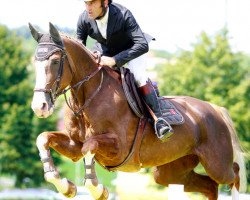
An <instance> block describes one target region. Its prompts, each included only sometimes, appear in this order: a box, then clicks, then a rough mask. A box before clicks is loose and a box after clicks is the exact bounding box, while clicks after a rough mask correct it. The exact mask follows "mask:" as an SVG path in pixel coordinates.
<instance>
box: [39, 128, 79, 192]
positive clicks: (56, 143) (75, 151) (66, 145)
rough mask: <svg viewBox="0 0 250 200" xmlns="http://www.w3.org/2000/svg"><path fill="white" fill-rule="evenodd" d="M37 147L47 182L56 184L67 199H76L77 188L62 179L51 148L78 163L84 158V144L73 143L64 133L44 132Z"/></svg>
mask: <svg viewBox="0 0 250 200" xmlns="http://www.w3.org/2000/svg"><path fill="white" fill-rule="evenodd" d="M36 145H37V148H38V150H39V155H40V158H41V161H42V163H43V169H44V178H45V180H46V181H48V182H50V183H52V184H54V185H55V187H56V188H57V190H58V191H59V192H60V193H62V194H63V195H65V196H66V197H74V196H75V195H76V192H77V190H76V186H75V185H74V184H73V183H72V182H71V181H69V180H67V179H66V178H63V179H62V178H61V177H60V175H59V172H58V171H57V169H56V167H55V165H54V162H53V159H52V157H51V155H50V149H49V147H51V148H53V149H55V150H56V151H57V152H59V153H60V154H62V155H64V156H66V157H68V158H70V159H72V160H74V161H77V160H79V159H80V158H81V157H82V153H81V147H82V144H81V143H77V142H75V141H73V140H72V139H70V138H69V136H68V135H66V134H65V133H64V132H43V133H41V134H40V135H39V136H38V137H37V141H36Z"/></svg>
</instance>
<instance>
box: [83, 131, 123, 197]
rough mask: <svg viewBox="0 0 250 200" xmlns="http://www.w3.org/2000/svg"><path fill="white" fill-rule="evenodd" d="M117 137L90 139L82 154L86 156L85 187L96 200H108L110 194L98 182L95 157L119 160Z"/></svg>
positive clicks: (108, 134)
mask: <svg viewBox="0 0 250 200" xmlns="http://www.w3.org/2000/svg"><path fill="white" fill-rule="evenodd" d="M118 141H119V140H118V138H117V135H115V134H110V133H106V134H101V135H97V136H92V137H90V138H89V139H88V140H87V141H86V142H85V143H84V145H83V148H82V153H83V155H85V157H84V164H85V182H84V185H85V187H87V188H88V190H89V192H90V193H91V195H92V197H93V198H94V199H96V200H107V199H108V196H109V193H108V190H107V188H106V187H104V186H103V185H102V184H100V183H99V182H98V179H97V176H96V172H95V161H94V156H95V155H98V156H100V157H102V158H103V159H105V160H112V159H113V160H116V161H117V160H118V162H119V159H117V158H118V157H119V153H120V148H119V142H118Z"/></svg>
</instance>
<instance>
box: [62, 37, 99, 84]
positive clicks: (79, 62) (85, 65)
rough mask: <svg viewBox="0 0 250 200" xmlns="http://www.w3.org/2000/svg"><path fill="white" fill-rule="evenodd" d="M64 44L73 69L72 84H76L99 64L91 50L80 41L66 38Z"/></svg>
mask: <svg viewBox="0 0 250 200" xmlns="http://www.w3.org/2000/svg"><path fill="white" fill-rule="evenodd" d="M64 44H65V48H66V51H67V55H68V59H69V63H70V65H71V68H72V71H73V80H72V84H75V83H77V82H79V81H81V80H82V79H83V78H84V77H86V76H87V75H89V74H90V73H92V72H93V71H94V70H95V69H96V68H97V64H96V62H95V60H94V58H93V56H91V53H90V51H89V50H88V49H87V48H86V47H84V46H83V45H81V44H80V43H78V42H76V41H74V40H72V39H69V38H66V39H64Z"/></svg>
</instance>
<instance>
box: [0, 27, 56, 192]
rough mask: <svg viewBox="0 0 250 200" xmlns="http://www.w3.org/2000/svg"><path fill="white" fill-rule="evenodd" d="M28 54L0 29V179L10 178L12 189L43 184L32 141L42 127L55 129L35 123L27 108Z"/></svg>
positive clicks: (29, 94)
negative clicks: (13, 181) (12, 181)
mask: <svg viewBox="0 0 250 200" xmlns="http://www.w3.org/2000/svg"><path fill="white" fill-rule="evenodd" d="M32 53H33V52H32ZM32 53H31V51H28V50H26V49H25V48H24V43H23V39H22V38H20V37H18V36H17V35H16V33H15V32H14V31H10V30H9V29H8V28H7V27H5V26H0V71H1V73H0V175H2V176H3V175H5V176H10V177H13V178H14V179H15V180H16V181H15V186H16V187H34V186H39V185H40V184H41V183H43V170H42V165H41V163H40V160H39V156H38V151H37V148H36V146H35V141H36V137H37V135H38V134H39V133H40V132H42V131H44V128H45V127H46V128H47V129H52V130H53V129H55V118H50V119H48V120H44V121H41V120H38V119H37V118H36V117H35V116H34V114H33V111H32V110H31V108H30V104H31V98H32V94H33V87H34V84H33V83H32V81H31V79H30V76H29V75H30V74H31V72H30V71H29V70H28V66H29V65H30V63H31V55H32Z"/></svg>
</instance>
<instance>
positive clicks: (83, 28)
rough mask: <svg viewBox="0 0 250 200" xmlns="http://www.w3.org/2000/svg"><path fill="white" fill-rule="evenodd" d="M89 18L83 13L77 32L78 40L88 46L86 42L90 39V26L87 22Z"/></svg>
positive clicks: (79, 19) (78, 22)
mask: <svg viewBox="0 0 250 200" xmlns="http://www.w3.org/2000/svg"><path fill="white" fill-rule="evenodd" d="M86 17H87V13H86V12H83V13H82V14H81V15H80V16H79V18H78V21H77V30H76V34H77V39H79V40H81V41H82V43H83V44H84V45H85V46H86V41H87V37H88V25H87V23H86V21H85V19H86Z"/></svg>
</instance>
